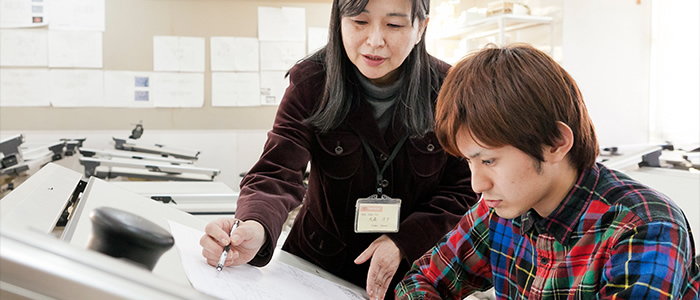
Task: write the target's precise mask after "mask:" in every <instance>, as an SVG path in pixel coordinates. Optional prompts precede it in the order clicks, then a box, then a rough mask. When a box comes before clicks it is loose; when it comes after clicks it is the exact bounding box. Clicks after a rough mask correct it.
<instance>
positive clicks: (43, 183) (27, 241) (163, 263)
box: [0, 164, 366, 299]
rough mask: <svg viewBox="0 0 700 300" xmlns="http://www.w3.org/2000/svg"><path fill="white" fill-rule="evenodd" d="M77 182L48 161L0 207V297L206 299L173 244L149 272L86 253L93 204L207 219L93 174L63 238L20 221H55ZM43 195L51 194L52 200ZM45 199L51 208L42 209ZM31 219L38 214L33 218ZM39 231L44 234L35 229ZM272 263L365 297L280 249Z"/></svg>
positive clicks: (158, 219)
mask: <svg viewBox="0 0 700 300" xmlns="http://www.w3.org/2000/svg"><path fill="white" fill-rule="evenodd" d="M71 173H72V174H71ZM81 177H82V174H80V173H77V172H75V171H72V170H69V169H66V168H64V167H61V166H58V165H55V164H48V165H47V166H46V167H44V168H42V169H41V170H40V171H39V172H37V173H36V174H35V175H34V176H32V177H31V178H29V179H28V180H27V181H26V182H25V183H24V184H23V185H22V186H20V188H18V189H17V190H15V191H13V192H12V193H11V194H9V195H8V196H7V197H11V199H15V201H11V202H8V203H12V204H14V205H13V207H8V208H10V210H9V211H6V210H5V209H6V207H5V204H4V201H5V199H4V200H3V201H2V202H0V203H2V204H3V207H2V212H3V215H2V220H0V221H1V222H2V226H1V227H0V238H1V242H0V247H2V251H0V262H2V264H3V266H9V267H3V268H0V281H1V282H2V285H0V287H1V289H2V291H1V292H2V294H0V295H10V296H12V295H15V296H16V295H20V296H24V297H27V298H39V297H38V296H37V295H39V296H42V297H51V298H65V299H77V298H93V299H98V298H99V299H115V298H132V299H134V298H146V299H209V298H208V297H207V296H206V295H203V294H201V293H199V292H197V291H196V290H194V289H193V288H192V287H191V285H190V283H189V281H188V279H187V276H186V275H185V272H184V268H183V266H182V264H181V262H180V257H179V254H178V252H177V249H175V247H173V248H171V249H170V250H168V251H166V252H165V253H164V254H163V255H162V256H161V258H160V259H159V261H158V263H157V264H156V266H155V268H154V269H153V271H152V272H148V271H146V270H145V269H140V268H137V267H135V266H133V265H132V264H130V263H126V262H124V261H121V260H119V259H114V258H112V257H109V256H106V255H102V254H100V253H97V252H94V251H90V250H87V249H85V248H86V246H87V244H88V240H89V236H90V233H91V230H92V223H91V221H90V219H89V214H90V212H91V211H93V210H94V209H95V208H97V207H103V206H107V207H113V208H117V209H121V210H125V211H129V212H131V213H134V214H137V215H139V216H141V217H144V218H146V219H148V220H150V221H152V222H154V223H156V224H158V225H159V226H161V227H163V228H165V229H169V225H168V220H172V221H175V222H177V223H180V224H183V225H186V226H189V227H192V228H194V229H197V230H201V231H203V230H204V227H205V226H206V221H204V220H202V219H199V218H197V217H195V216H192V215H190V214H187V213H185V212H183V211H180V210H178V209H175V208H172V207H170V206H168V205H164V204H163V203H160V202H156V201H153V200H151V199H148V198H146V197H143V196H140V195H137V194H135V193H133V192H131V191H128V190H126V189H124V188H121V187H119V186H116V185H114V184H112V183H111V182H106V181H103V180H101V179H99V178H96V177H91V178H90V179H89V180H88V181H87V183H86V184H85V185H84V189H82V197H81V198H80V200H78V202H77V205H76V206H75V209H74V210H73V213H72V215H71V218H70V220H69V221H68V224H67V225H66V227H65V229H64V230H63V234H62V236H61V239H60V240H58V239H55V238H53V237H51V236H50V235H48V234H46V233H45V231H46V230H47V228H48V227H52V226H53V225H48V224H50V223H51V222H52V221H44V222H42V224H39V225H40V226H37V225H35V224H34V220H27V219H24V218H23V217H24V216H31V215H33V214H34V213H35V212H41V213H40V214H41V215H42V216H44V217H50V216H53V217H51V218H50V219H52V220H55V219H56V217H55V216H56V215H58V214H60V213H61V212H62V210H63V207H64V206H65V203H67V202H69V201H70V200H68V198H70V197H71V196H69V194H73V193H72V192H74V191H76V190H80V189H79V188H78V187H77V186H76V182H77V183H78V184H79V183H80V182H83V181H81V180H80V178H81ZM49 188H52V189H49ZM47 190H49V191H51V192H49V193H48V195H50V197H48V199H49V200H47V198H46V194H47V192H46V191H47ZM47 201H48V202H49V203H51V204H52V207H48V206H46V205H45V202H47ZM36 218H42V217H39V216H38V215H37V216H36ZM36 227H41V229H40V230H35V229H33V228H36ZM48 230H50V229H48ZM273 259H275V260H278V261H281V262H284V263H287V264H289V265H292V266H294V267H297V268H299V269H301V270H304V271H307V272H309V273H312V274H316V275H318V276H320V277H323V278H326V279H328V280H331V281H334V282H336V283H339V284H341V285H344V286H346V287H348V288H350V289H352V290H354V291H356V292H358V293H361V294H363V295H365V297H366V294H365V293H364V290H363V289H362V288H360V287H357V286H354V285H352V284H350V283H348V282H346V281H344V280H342V279H339V278H337V277H335V276H334V275H332V274H330V273H328V272H326V271H325V270H322V269H319V268H317V267H315V266H314V265H313V264H311V263H309V262H306V261H304V260H302V259H299V258H297V257H295V256H294V255H292V254H289V253H287V252H284V251H279V252H278V253H276V254H275V256H274V258H273ZM212 271H213V267H212Z"/></svg>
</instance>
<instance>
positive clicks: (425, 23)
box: [416, 17, 430, 45]
mask: <svg viewBox="0 0 700 300" xmlns="http://www.w3.org/2000/svg"><path fill="white" fill-rule="evenodd" d="M429 21H430V17H427V18H425V21H423V22H419V23H418V37H416V45H418V43H420V40H421V38H422V37H423V33H424V32H425V29H426V28H428V22H429Z"/></svg>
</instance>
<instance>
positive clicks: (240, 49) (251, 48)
mask: <svg viewBox="0 0 700 300" xmlns="http://www.w3.org/2000/svg"><path fill="white" fill-rule="evenodd" d="M210 47H211V70H212V71H243V72H247V71H250V72H257V71H258V70H259V69H260V68H259V61H260V59H259V55H258V51H259V50H258V48H259V47H258V39H257V38H247V37H221V36H220V37H211V44H210Z"/></svg>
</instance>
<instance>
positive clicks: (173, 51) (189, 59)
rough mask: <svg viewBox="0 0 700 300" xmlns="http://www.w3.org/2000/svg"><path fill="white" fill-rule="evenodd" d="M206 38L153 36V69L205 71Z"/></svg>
mask: <svg viewBox="0 0 700 300" xmlns="http://www.w3.org/2000/svg"><path fill="white" fill-rule="evenodd" d="M204 58H205V57H204V38H200V37H182V36H154V37H153V70H154V71H172V72H204Z"/></svg>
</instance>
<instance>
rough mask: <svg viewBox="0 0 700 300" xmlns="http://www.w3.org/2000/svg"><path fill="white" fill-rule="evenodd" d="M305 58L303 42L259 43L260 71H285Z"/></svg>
mask: <svg viewBox="0 0 700 300" xmlns="http://www.w3.org/2000/svg"><path fill="white" fill-rule="evenodd" d="M305 56H306V45H305V44H304V42H269V41H267V42H260V70H263V71H287V70H289V69H290V68H291V67H292V66H294V64H295V63H296V62H297V61H299V60H300V59H302V58H304V57H305Z"/></svg>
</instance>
